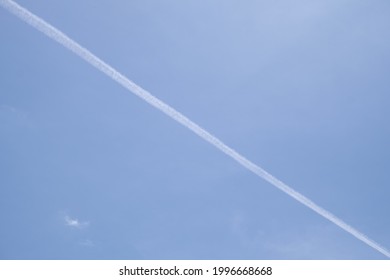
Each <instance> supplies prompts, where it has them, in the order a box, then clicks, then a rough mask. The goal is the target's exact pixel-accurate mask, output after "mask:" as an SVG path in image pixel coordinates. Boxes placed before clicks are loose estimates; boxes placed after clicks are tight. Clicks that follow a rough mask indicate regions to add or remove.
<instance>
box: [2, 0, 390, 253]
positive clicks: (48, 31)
mask: <svg viewBox="0 0 390 280" xmlns="http://www.w3.org/2000/svg"><path fill="white" fill-rule="evenodd" d="M0 5H1V6H3V7H4V8H5V9H6V10H8V11H9V12H11V13H12V14H14V15H16V16H17V17H18V18H20V19H21V20H23V21H25V22H26V23H28V24H29V25H31V26H33V27H34V28H36V29H37V30H39V31H41V32H42V33H44V34H45V35H46V36H48V37H50V38H51V39H53V40H55V41H57V42H58V43H60V44H61V45H62V46H64V47H65V48H67V49H69V50H71V51H72V52H74V53H75V54H77V55H78V56H79V57H81V58H82V59H84V60H85V61H87V62H88V63H89V64H91V65H92V66H94V67H95V68H97V69H98V70H100V71H101V72H103V73H104V74H106V75H107V76H109V77H110V78H111V79H113V80H114V81H116V82H117V83H119V84H121V85H122V86H124V87H125V88H126V89H128V90H129V91H130V92H132V93H133V94H135V95H137V96H138V97H140V98H142V99H143V100H144V101H146V102H147V103H149V104H150V105H152V106H154V107H156V108H157V109H158V110H160V111H162V112H163V113H165V114H166V115H168V116H169V117H171V118H172V119H174V120H175V121H177V122H179V123H181V124H182V125H184V126H185V127H186V128H188V129H190V130H191V131H193V132H194V133H195V134H197V135H198V136H199V137H201V138H202V139H204V140H206V141H207V142H209V143H210V144H212V145H213V146H215V147H216V148H217V149H219V150H220V151H222V152H224V153H225V154H227V155H228V156H229V157H231V158H232V159H234V160H236V161H237V162H238V163H239V164H241V165H242V166H243V167H245V168H246V169H248V170H250V171H252V172H253V173H255V174H256V175H257V176H259V177H261V178H263V179H264V180H266V181H268V182H269V183H270V184H272V185H273V186H275V187H276V188H278V189H279V190H281V191H283V192H284V193H286V194H287V195H289V196H291V197H292V198H294V199H295V200H297V201H299V202H300V203H302V204H303V205H305V206H307V207H308V208H310V209H311V210H313V211H314V212H316V213H318V214H319V215H321V216H322V217H324V218H325V219H327V220H329V221H331V222H332V223H334V224H335V225H337V226H339V227H340V228H341V229H343V230H345V231H346V232H348V233H350V234H351V235H353V236H354V237H356V238H357V239H359V240H361V241H362V242H364V243H365V244H367V245H368V246H370V247H372V248H373V249H375V250H377V251H378V252H380V253H382V254H383V255H385V256H386V257H388V258H390V252H389V251H388V250H387V249H385V248H384V247H382V246H381V245H379V244H378V243H376V242H375V241H373V240H371V239H370V238H368V237H367V236H365V235H364V234H363V233H361V232H360V231H358V230H357V229H355V228H353V227H352V226H350V225H348V224H347V223H345V222H344V221H343V220H341V219H340V218H338V217H336V216H335V215H333V214H332V213H330V212H329V211H327V210H325V209H324V208H322V207H320V206H318V205H317V204H316V203H314V202H313V201H312V200H310V199H309V198H307V197H305V196H304V195H302V194H300V193H299V192H297V191H295V190H294V189H292V188H291V187H289V186H288V185H286V184H285V183H283V182H282V181H280V180H279V179H277V178H275V177H274V176H272V175H271V174H269V173H268V172H267V171H265V170H264V169H263V168H261V167H260V166H258V165H256V164H255V163H253V162H251V161H250V160H248V159H247V158H245V157H244V156H242V155H241V154H239V153H238V152H236V151H235V150H233V149H232V148H230V147H229V146H227V145H226V144H224V143H223V142H222V141H221V140H219V139H218V138H217V137H215V136H214V135H212V134H210V133H209V132H208V131H206V130H205V129H203V128H202V127H200V126H199V125H197V124H196V123H194V122H193V121H191V120H190V119H188V118H187V117H186V116H184V115H183V114H181V113H180V112H178V111H177V110H175V109H174V108H172V107H171V106H169V105H168V104H166V103H164V102H163V101H161V100H159V99H158V98H156V97H155V96H153V95H152V94H150V93H149V92H148V91H146V90H144V89H143V88H141V87H140V86H138V85H137V84H135V83H134V82H132V81H131V80H129V79H128V78H126V77H125V76H124V75H122V74H121V73H119V72H118V71H117V70H115V69H114V68H113V67H111V66H110V65H108V64H107V63H105V62H104V61H102V60H101V59H100V58H98V57H97V56H95V55H94V54H92V53H91V52H90V51H88V50H87V49H86V48H84V47H82V46H81V45H79V44H78V43H76V42H75V41H73V40H72V39H71V38H69V37H68V36H67V35H65V34H64V33H63V32H61V31H59V30H58V29H56V28H55V27H53V26H52V25H50V24H49V23H47V22H46V21H44V20H43V19H41V18H40V17H38V16H36V15H35V14H33V13H31V12H30V11H28V10H27V9H25V8H23V7H21V6H20V5H18V4H17V3H15V2H14V1H11V0H0Z"/></svg>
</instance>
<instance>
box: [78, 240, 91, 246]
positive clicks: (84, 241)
mask: <svg viewBox="0 0 390 280" xmlns="http://www.w3.org/2000/svg"><path fill="white" fill-rule="evenodd" d="M80 245H81V246H85V247H95V243H93V241H92V240H90V239H86V240H83V241H81V242H80Z"/></svg>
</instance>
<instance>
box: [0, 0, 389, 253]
mask: <svg viewBox="0 0 390 280" xmlns="http://www.w3.org/2000/svg"><path fill="white" fill-rule="evenodd" d="M17 3H19V4H21V5H22V6H24V7H26V8H27V9H29V10H30V11H32V12H33V13H35V14H37V15H38V16H40V17H42V18H43V19H44V20H46V21H47V22H49V23H50V24H52V25H54V26H55V27H57V28H58V29H60V30H61V31H63V32H64V33H66V34H67V35H68V36H70V37H71V38H73V39H74V40H76V41H77V42H79V43H80V44H81V45H83V46H84V47H86V48H88V49H89V50H90V51H92V52H93V53H94V54H95V55H97V56H98V57H100V58H101V59H103V60H104V61H106V62H107V63H109V64H110V65H112V66H113V67H114V68H116V69H117V70H119V71H120V72H121V73H122V74H124V75H126V76H127V77H128V78H130V79H131V80H133V81H134V82H136V83H137V84H139V85H140V86H142V87H143V88H145V89H146V90H148V91H150V92H151V93H152V94H154V95H155V96H156V97H158V98H160V99H161V100H163V101H164V102H166V103H168V104H169V105H171V106H172V107H174V108H175V109H177V110H178V111H180V112H182V113H183V114H184V115H186V116H187V117H189V118H190V119H192V120H193V121H195V122H196V123H198V124H199V125H201V126H202V127H204V128H205V129H207V130H208V131H210V132H211V133H213V134H214V135H216V136H217V137H218V138H220V139H221V140H223V141H224V142H225V143H226V144H228V145H229V146H231V147H232V148H234V149H235V150H237V151H238V152H240V153H241V154H243V155H244V156H246V157H247V158H248V159H250V160H251V161H253V162H255V163H256V164H258V165H260V166H261V167H263V168H264V169H265V170H267V171H268V172H270V173H271V174H273V175H274V176H276V177H277V178H279V179H280V180H282V181H284V182H285V183H287V184H288V185H290V186H291V187H293V188H294V189H295V190H297V191H299V192H301V193H302V194H304V195H305V196H307V197H309V198H310V199H312V200H313V201H315V202H316V203H317V204H319V205H320V206H322V207H323V208H325V209H327V210H329V211H330V212H332V213H333V214H335V215H337V216H338V217H339V218H341V219H343V220H344V221H345V222H347V223H348V224H350V225H352V226H354V227H355V228H357V229H358V230H360V231H361V232H363V233H364V234H366V235H367V236H369V237H370V238H371V239H373V240H375V241H376V242H378V243H379V244H381V245H383V246H384V247H386V248H390V219H389V218H388V217H389V213H390V203H389V202H388V199H389V197H390V188H389V184H388V181H387V180H386V179H387V178H388V167H389V166H390V148H389V143H390V126H389V125H388V122H389V119H390V110H388V108H389V105H390V96H389V94H388V93H389V89H390V79H389V78H388V73H389V70H390V52H389V51H388V50H389V48H390V37H389V35H388V30H389V29H390V18H389V17H388V15H389V12H390V3H389V2H388V1H379V0H375V1H365V0H361V1H350V0H338V1H336V0H330V1H329V0H328V1H323V0H314V1H309V0H306V1H303V0H297V1H287V0H279V1H254V0H248V1H225V0H224V1H222V0H216V1H207V3H206V2H205V1H195V0H189V1H173V0H170V1H151V0H147V1H144V0H143V1H141V0H138V1H123V0H122V1H120V0H115V1H91V0H85V1H73V0H72V1H58V0H56V1H42V0H36V1H33V2H31V1H23V0H19V1H18V2H17ZM0 38H1V40H0V73H1V75H0V221H1V226H0V229H1V230H0V259H385V258H386V257H385V256H384V255H382V254H380V253H378V252H377V251H375V250H373V249H372V248H371V247H369V246H367V245H366V244H364V243H362V242H361V241H359V240H357V239H356V238H354V237H353V236H351V235H350V234H348V233H347V232H345V231H343V230H341V229H340V228H338V227H337V226H335V225H334V224H332V223H330V222H329V221H327V220H325V219H324V218H322V217H321V216H319V215H318V214H316V213H314V212H313V211H312V210H310V209H308V208H307V207H305V206H303V205H301V204H299V203H298V202H297V201H295V200H293V199H291V197H289V196H287V195H286V194H284V193H282V192H280V191H279V190H277V189H276V188H275V187H273V186H272V185H270V184H269V183H267V182H265V181H264V180H262V179H260V178H259V177H257V176H255V175H254V174H252V173H251V172H249V171H248V170H246V169H244V168H243V167H242V166H240V165H238V164H237V163H236V162H235V161H233V160H232V159H231V158H229V157H227V156H226V155H224V154H223V153H221V152H220V151H218V150H217V149H215V148H214V147H212V146H211V145H210V144H208V143H207V142H205V141H204V140H202V139H200V138H199V137H197V136H196V135H195V134H193V133H192V132H191V131H189V130H188V129H186V128H184V127H183V126H181V125H179V124H178V123H176V122H175V121H173V120H172V119H170V118H169V117H167V116H165V115H164V114H162V113H161V112H159V111H157V110H156V109H155V108H153V107H151V106H150V105H148V104H146V103H145V102H144V101H142V100H141V99H139V98H138V97H136V96H134V95H133V94H131V93H130V92H128V91H127V90H126V89H124V88H122V87H121V86H120V85H118V84H116V83H115V82H113V81H112V80H111V79H109V78H108V77H107V76H105V75H104V74H102V73H101V72H99V71H97V70H96V69H95V68H93V67H91V66H90V65H88V64H87V63H85V62H84V61H83V60H81V59H80V58H79V57H77V56H75V55H74V54H73V53H71V52H69V51H68V50H66V49H65V48H63V47H62V46H61V45H59V44H58V43H56V42H54V41H52V40H50V39H49V38H47V37H46V36H45V35H43V34H42V33H40V32H38V31H36V30H35V29H33V28H32V27H31V26H28V25H27V24H25V23H24V22H22V21H21V20H19V19H18V18H16V17H15V16H13V15H11V14H10V13H8V12H7V11H6V10H4V9H2V8H0Z"/></svg>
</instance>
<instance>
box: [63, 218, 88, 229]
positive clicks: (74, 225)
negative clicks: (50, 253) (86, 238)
mask: <svg viewBox="0 0 390 280" xmlns="http://www.w3.org/2000/svg"><path fill="white" fill-rule="evenodd" d="M64 220H65V224H66V225H67V226H69V227H72V228H85V227H87V226H88V225H89V222H80V221H79V220H78V219H73V218H71V217H69V216H68V215H66V216H65V217H64Z"/></svg>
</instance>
